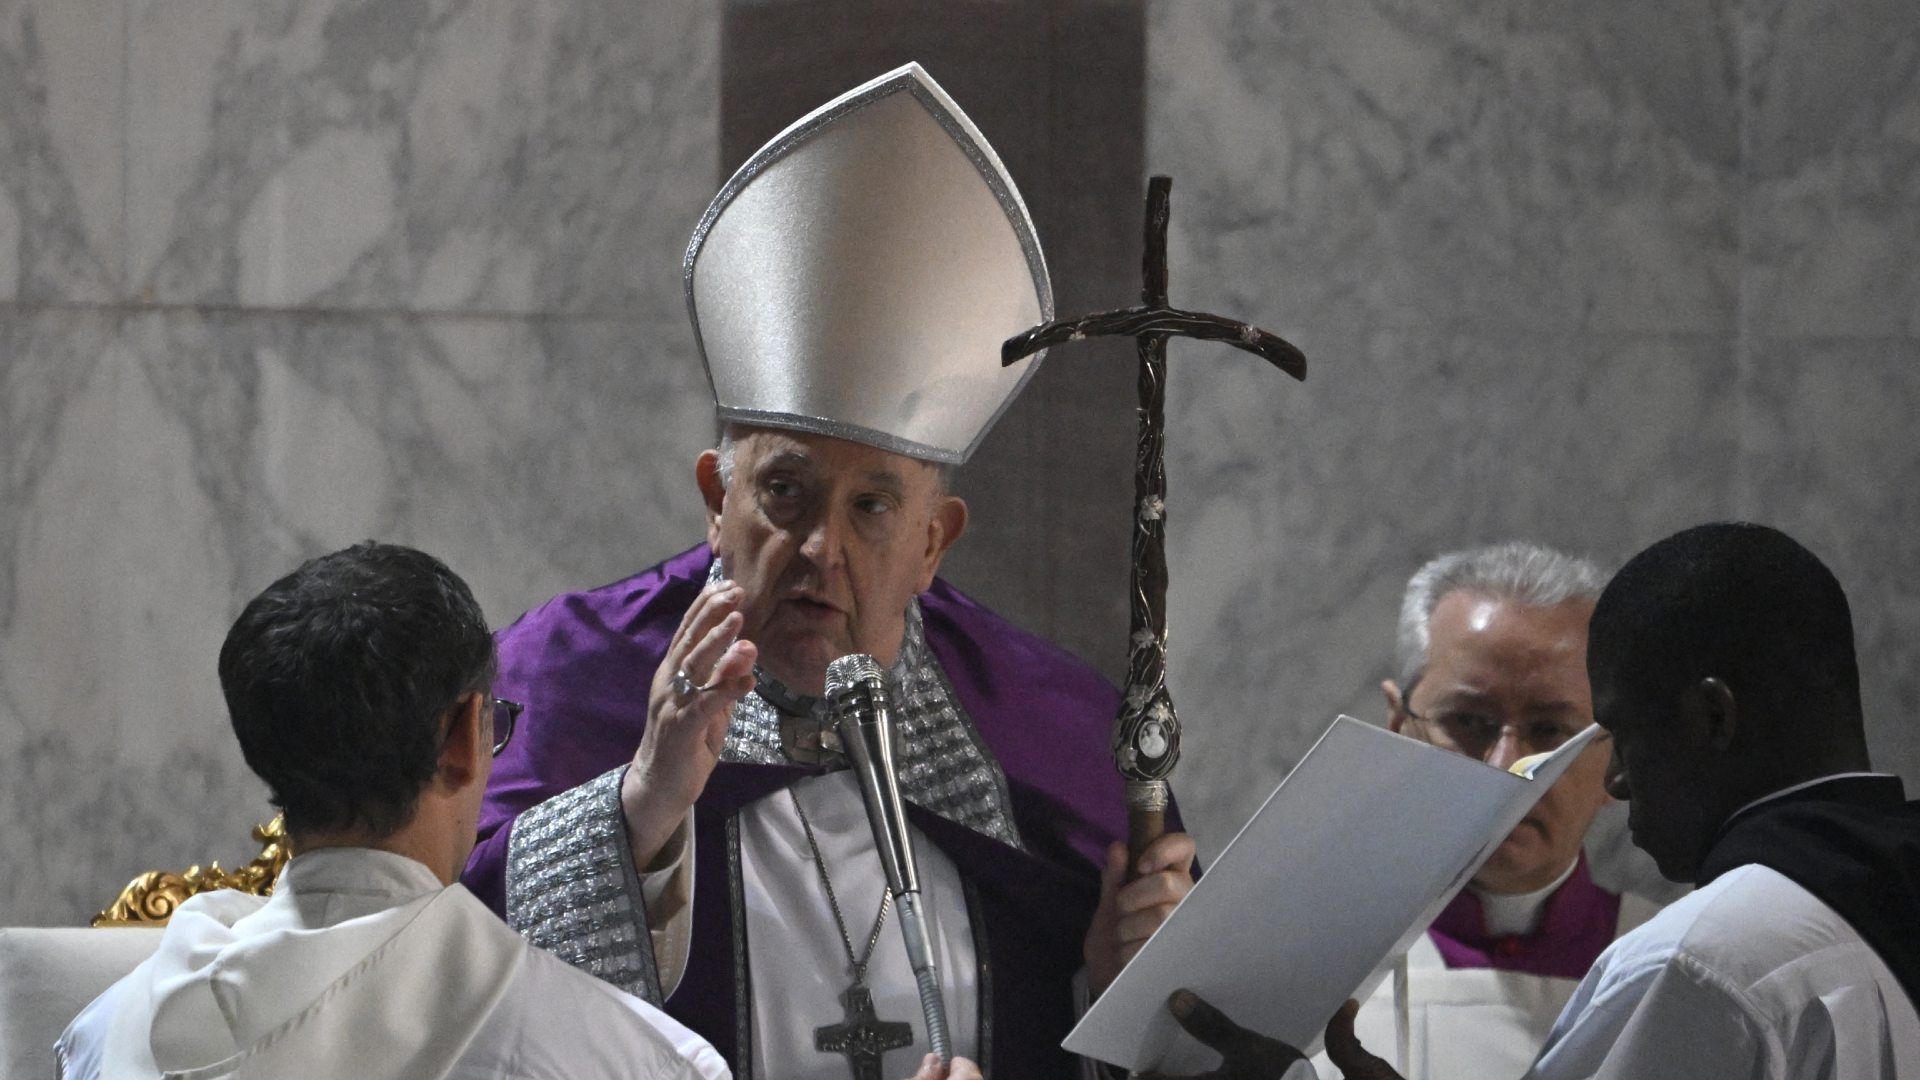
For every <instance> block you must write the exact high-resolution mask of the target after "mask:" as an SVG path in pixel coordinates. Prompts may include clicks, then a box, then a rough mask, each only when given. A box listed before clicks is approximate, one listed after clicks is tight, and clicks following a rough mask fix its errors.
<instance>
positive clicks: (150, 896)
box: [93, 815, 293, 927]
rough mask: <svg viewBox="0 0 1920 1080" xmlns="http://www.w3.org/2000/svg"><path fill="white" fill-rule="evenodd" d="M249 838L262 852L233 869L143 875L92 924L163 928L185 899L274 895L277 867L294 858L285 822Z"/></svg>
mask: <svg viewBox="0 0 1920 1080" xmlns="http://www.w3.org/2000/svg"><path fill="white" fill-rule="evenodd" d="M253 838H254V839H255V840H257V841H259V842H260V844H261V849H260V854H259V855H257V856H255V858H254V860H253V861H252V862H250V863H248V864H247V865H245V866H242V867H240V868H239V869H237V870H232V871H227V870H222V869H220V864H219V863H217V862H214V863H209V864H207V865H206V866H204V867H202V866H190V867H188V868H187V872H186V873H184V874H175V873H171V872H169V871H164V870H150V871H148V872H147V873H144V874H141V875H140V876H139V877H137V878H134V879H133V880H132V881H131V882H129V883H128V884H127V887H126V888H124V889H122V890H120V898H119V899H118V900H115V901H114V902H113V905H112V906H111V907H109V908H107V909H106V910H105V911H102V912H101V913H100V914H98V915H95V916H94V917H93V925H94V926H96V927H100V926H164V925H165V924H166V921H167V920H168V919H170V918H172V917H173V912H174V909H175V908H178V907H179V906H180V904H181V903H182V902H183V901H185V900H186V899H187V897H189V896H194V895H197V894H199V893H203V892H212V891H214V890H215V889H238V890H240V891H241V892H244V893H251V894H253V895H254V896H266V895H268V894H270V893H272V892H273V883H274V881H275V880H276V879H277V878H279V876H280V869H281V867H284V866H286V865H287V860H288V859H290V858H292V857H293V846H292V845H291V844H290V843H289V842H288V840H287V824H286V819H285V818H283V817H280V816H277V815H276V816H275V817H274V819H273V820H272V821H269V822H267V823H266V824H265V825H255V826H254V827H253Z"/></svg>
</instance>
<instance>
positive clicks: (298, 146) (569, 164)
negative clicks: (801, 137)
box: [127, 0, 718, 325]
mask: <svg viewBox="0 0 1920 1080" xmlns="http://www.w3.org/2000/svg"><path fill="white" fill-rule="evenodd" d="M131 3H132V19H131V27H132V33H131V47H130V50H129V58H128V64H129V75H128V85H129V91H130V99H131V100H130V106H129V108H130V116H129V129H128V130H129V141H128V190H127V198H128V205H129V232H130V237H129V242H130V272H131V276H132V279H133V280H134V281H135V282H136V284H137V288H138V289H139V290H140V293H141V295H142V296H143V297H144V298H146V299H149V300H155V301H158V302H161V303H167V304H189V303H216V304H242V305H246V306H249V307H270V308H287V307H323V308H361V309H378V310H415V311H420V310H425V311H447V312H462V313H472V312H541V313H558V312H564V313H572V314H580V313H593V314H599V315H618V316H622V317H643V318H657V319H663V320H674V321H678V322H680V323H684V319H683V318H679V316H678V313H679V312H680V311H681V310H682V309H683V307H684V305H683V303H682V301H681V298H680V296H681V294H680V278H679V267H680V258H679V254H680V252H681V251H682V250H683V249H684V248H685V245H686V239H687V235H688V233H689V232H690V231H691V230H692V227H693V223H694V221H695V219H696V218H697V217H698V215H699V213H700V210H701V209H702V208H703V207H704V206H705V203H706V200H707V198H708V197H709V196H710V195H711V189H712V186H713V183H714V176H713V172H714V168H715V165H714V160H715V155H716V137H717V135H716V130H715V126H716V122H715V116H716V112H715V102H716V82H715V80H716V74H715V72H716V64H717V40H718V14H717V11H716V10H715V6H714V5H711V4H680V3H632V2H629V0H581V2H578V3H567V4H550V3H540V2H535V0H470V2H454V0H381V2H378V3H369V2H361V0H280V2H275V3H258V2H256V0H131ZM663 325H664V323H663Z"/></svg>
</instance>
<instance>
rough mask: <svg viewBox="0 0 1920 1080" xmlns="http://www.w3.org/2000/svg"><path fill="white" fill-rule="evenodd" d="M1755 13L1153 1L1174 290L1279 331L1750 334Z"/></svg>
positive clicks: (1153, 53) (1727, 0)
mask: <svg viewBox="0 0 1920 1080" xmlns="http://www.w3.org/2000/svg"><path fill="white" fill-rule="evenodd" d="M1734 10H1735V7H1734V3H1733V0H1709V2H1707V3H1702V4H1683V5H1675V4H1667V3H1663V2H1661V0H1626V2H1620V3H1606V4H1583V3H1571V2H1554V3H1545V4H1541V3H1527V2H1520V0H1504V2H1495V3H1467V2H1461V0H1444V2H1441V3H1437V4H1436V3H1431V2H1426V0H1366V2H1362V3H1349V2H1344V0H1307V2H1304V3H1288V4H1276V3H1268V2H1265V0H1235V2H1232V3H1209V4H1195V3H1179V2H1174V0H1161V2H1159V3H1154V4H1151V5H1150V9H1149V32H1148V41H1149V53H1148V57H1149V64H1148V75H1149V80H1148V87H1147V99H1148V102H1149V108H1148V155H1147V164H1148V169H1149V171H1151V172H1170V173H1171V174H1172V175H1173V177H1174V208H1173V243H1174V248H1175V257H1174V261H1175V264H1176V270H1175V274H1174V279H1173V280H1174V293H1175V296H1176V298H1182V297H1184V298H1185V299H1187V300H1188V301H1190V302H1192V303H1194V304H1195V305H1197V306H1199V305H1205V306H1211V305H1215V304H1225V303H1228V302H1231V303H1232V305H1233V306H1234V307H1235V308H1237V309H1238V310H1241V311H1243V312H1245V313H1246V314H1247V315H1248V316H1249V317H1258V318H1259V319H1263V320H1266V321H1267V322H1281V323H1285V322H1287V321H1288V320H1301V319H1313V320H1329V319H1345V320H1366V321H1368V322H1369V323H1372V324H1376V325H1391V326H1426V325H1440V326H1463V325H1464V326H1482V327H1485V326H1498V327H1512V328H1525V329H1529V330H1538V331H1548V332H1563V331H1571V330H1596V331H1604V332H1615V331H1632V332H1650V331H1657V332H1683V333H1710V334H1723V333H1727V332H1729V330H1730V327H1731V325H1732V323H1733V319H1734V309H1735V300H1736V291H1737V289H1736V277H1737V265H1736V263H1737V254H1738V237H1737V228H1736V226H1737V210H1738V206H1737V198H1736V195H1735V188H1734V187H1733V185H1732V183H1731V181H1732V180H1733V178H1734V177H1735V175H1736V169H1737V167H1738V162H1737V140H1736V138H1735V133H1736V131H1737V125H1736V117H1735V104H1736V98H1735V90H1736V82H1735V79H1736V76H1737V65H1736V64H1735V62H1734V50H1735V43H1736V30H1737V24H1736V23H1735V21H1734V18H1733V14H1734Z"/></svg>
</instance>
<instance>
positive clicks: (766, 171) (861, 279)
mask: <svg viewBox="0 0 1920 1080" xmlns="http://www.w3.org/2000/svg"><path fill="white" fill-rule="evenodd" d="M685 279H686V290H687V307H688V311H689V314H690V315H691V316H692V319H693V327H694V339H695V341H696V342H697V344H698V346H699V348H700V354H701V358H702V360H703V362H704V363H705V365H706V370H707V377H708V380H709V381H710V382H711V384H712V387H713V396H714V403H715V405H716V407H717V410H718V413H719V418H720V420H721V421H722V422H723V423H737V424H748V425H754V426H760V427H774V428H787V429H792V430H797V431H805V432H812V433H815V434H822V435H831V436H836V437H838V438H843V439H850V440H853V441H856V442H861V443H866V444H869V445H872V446H876V447H879V448H880V449H883V450H888V451H891V452H894V453H899V454H904V455H907V456H909V457H914V458H919V459H921V460H924V461H933V462H940V463H945V464H959V463H962V462H964V461H966V460H967V459H968V458H969V457H970V456H972V454H973V451H974V449H975V447H977V446H979V445H980V442H981V440H982V439H984V438H985V437H986V434H987V432H988V431H989V430H990V429H991V428H992V427H993V424H994V421H996V420H997V419H999V417H1000V414H1001V413H1002V412H1004V411H1005V410H1006V408H1007V406H1008V405H1009V404H1010V403H1011V402H1012V401H1013V399H1014V397H1015V395H1017V394H1018V393H1019V392H1020V389H1021V387H1022V386H1024V385H1025V384H1026V382H1027V380H1028V379H1030V378H1032V377H1033V374H1034V372H1035V371H1036V370H1038V368H1039V365H1040V360H1041V357H1040V356H1039V355H1035V356H1033V357H1031V358H1030V359H1027V360H1025V361H1022V362H1021V363H1019V364H1015V365H1013V366H1011V367H1006V368H1003V367H1002V366H1001V365H1000V362H999V356H1000V343H1001V342H1002V341H1004V340H1006V339H1007V338H1009V337H1012V336H1013V335H1015V334H1018V333H1020V332H1021V331H1023V330H1026V329H1027V328H1028V327H1031V326H1033V325H1035V324H1036V323H1041V322H1045V321H1047V320H1048V319H1051V318H1052V317H1053V291H1052V287H1051V285H1050V283H1049V281H1048V278H1047V266H1046V260H1045V258H1044V257H1043V256H1042V255H1041V252H1040V244H1039V241H1038V239H1037V238H1036V236H1035V234H1034V229H1033V220H1032V218H1031V217H1030V216H1029V215H1028V213H1027V207H1026V204H1025V203H1024V202H1023V201H1021V198H1020V192H1019V191H1018V189H1016V188H1015V187H1014V183H1013V179H1012V178H1011V177H1010V176H1008V175H1007V170H1006V166H1005V165H1003V164H1001V162H1000V158H999V156H998V155H997V154H995V153H994V151H993V147H991V146H989V145H988V144H987V140H986V139H985V137H983V136H982V135H981V134H980V130H979V129H978V128H976V127H975V126H974V125H973V122H972V121H971V120H969V119H967V115H966V114H965V113H964V112H962V111H961V110H960V106H958V105H957V104H955V103H954V101H953V99H952V98H950V97H948V96H947V93H946V91H944V90H942V89H941V88H940V86H939V84H937V83H935V82H934V81H933V79H932V78H931V77H930V76H928V75H927V73H926V72H925V71H923V70H922V69H921V68H920V66H919V65H918V64H908V65H906V66H905V67H902V68H899V69H897V70H895V71H892V72H889V73H887V74H885V75H882V76H881V77H879V78H877V79H874V80H873V81H871V82H868V83H865V84H863V85H861V86H858V87H855V88H854V89H852V90H850V91H848V92H847V93H845V94H842V95H840V96H839V97H837V98H835V99H833V100H832V101H829V102H827V103H826V104H825V105H822V106H821V107H819V108H818V109H815V110H814V111H813V112H811V113H808V114H807V115H806V116H804V117H802V118H800V119H799V120H798V121H796V122H794V123H793V124H792V125H791V126H789V127H788V128H787V129H786V130H785V131H782V132H781V133H780V134H779V135H777V136H775V137H774V139H773V141H771V142H769V143H767V145H765V146H763V147H761V148H760V150H759V151H758V152H757V153H755V154H754V155H753V157H751V158H750V159H748V161H747V163H746V164H744V165H742V166H741V167H740V169H739V171H738V172H736V173H734V174H733V176H732V178H731V179H729V180H728V181H727V182H726V184H725V185H724V186H723V187H722V188H721V189H720V193H719V194H718V195H717V196H715V197H714V200H713V202H712V204H711V205H710V206H708V207H707V212H706V213H705V214H704V215H703V216H702V217H701V219H700V224H699V226H698V227H697V228H696V229H695V230H694V234H693V240H692V242H691V243H690V244H688V246H687V256H686V263H685Z"/></svg>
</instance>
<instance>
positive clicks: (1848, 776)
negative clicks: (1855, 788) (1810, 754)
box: [1727, 772, 1898, 821]
mask: <svg viewBox="0 0 1920 1080" xmlns="http://www.w3.org/2000/svg"><path fill="white" fill-rule="evenodd" d="M1856 777H1885V778H1886V779H1889V780H1894V779H1898V777H1895V776H1894V775H1893V774H1892V773H1883V772H1837V773H1829V774H1827V775H1826V776H1816V777H1814V778H1813V779H1812V780H1802V781H1800V782H1799V783H1797V784H1793V785H1791V786H1789V787H1783V788H1781V789H1780V790H1779V791H1776V792H1774V793H1773V794H1771V795H1762V796H1760V797H1759V798H1757V799H1755V800H1753V801H1752V802H1750V803H1748V804H1747V805H1745V806H1743V807H1741V808H1740V809H1738V810H1735V811H1734V812H1733V813H1731V814H1728V815H1727V820H1728V821H1732V820H1733V819H1734V818H1737V817H1739V816H1740V815H1741V814H1744V813H1746V812H1747V811H1749V810H1751V809H1753V808H1754V807H1756V806H1759V805H1760V804H1761V803H1769V802H1772V801H1773V800H1775V799H1783V798H1786V797H1787V796H1788V795H1791V794H1793V793H1794V792H1796V791H1805V790H1807V789H1808V788H1810V787H1813V786H1815V785H1817V784H1824V783H1827V782H1828V781H1830V780H1852V779H1854V778H1856Z"/></svg>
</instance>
